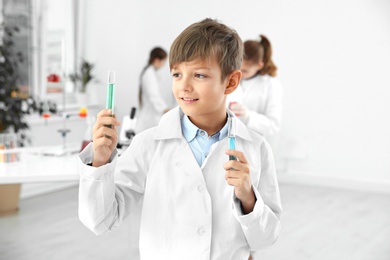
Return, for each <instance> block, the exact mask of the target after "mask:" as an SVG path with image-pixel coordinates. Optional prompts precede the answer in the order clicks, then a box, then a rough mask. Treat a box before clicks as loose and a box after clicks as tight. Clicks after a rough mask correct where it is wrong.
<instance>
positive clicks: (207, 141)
mask: <svg viewBox="0 0 390 260" xmlns="http://www.w3.org/2000/svg"><path fill="white" fill-rule="evenodd" d="M181 129H182V132H183V136H184V138H185V139H186V140H187V142H188V144H189V146H190V148H191V150H192V153H193V154H194V156H195V159H196V161H197V162H198V165H199V167H202V164H203V162H204V160H205V159H206V158H207V156H208V155H209V152H210V148H211V146H212V145H213V144H215V143H216V142H218V141H221V140H222V139H224V138H225V137H227V134H228V125H227V121H226V124H225V125H224V127H222V129H221V130H219V131H218V132H216V133H215V134H213V135H211V136H209V135H208V134H207V132H206V131H204V130H202V129H200V128H198V127H197V126H196V125H194V124H193V123H192V122H191V121H190V119H189V118H188V116H187V115H184V116H183V117H182V118H181Z"/></svg>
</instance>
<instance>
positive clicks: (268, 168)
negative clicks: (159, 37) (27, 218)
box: [79, 19, 282, 260]
mask: <svg viewBox="0 0 390 260" xmlns="http://www.w3.org/2000/svg"><path fill="white" fill-rule="evenodd" d="M242 56H243V48H242V42H241V39H240V37H239V36H238V34H237V33H236V32H235V31H234V30H232V29H230V28H229V27H227V26H225V25H223V24H221V23H219V22H217V21H215V20H211V19H205V20H203V21H201V22H198V23H195V24H192V25H191V26H189V27H188V28H187V29H185V30H184V31H183V32H182V33H181V34H180V35H179V36H178V37H177V38H176V40H175V41H174V42H173V44H172V46H171V50H170V54H169V63H170V69H171V72H172V75H173V84H172V90H173V93H174V95H175V98H176V100H177V102H178V104H179V107H177V108H175V109H172V110H171V111H169V112H168V113H166V114H165V115H164V116H163V117H162V119H161V121H160V123H159V125H158V126H157V127H154V128H150V129H148V130H146V131H144V132H142V133H140V134H138V135H136V137H135V138H134V139H133V141H132V143H131V146H130V147H129V148H127V150H126V151H125V152H124V153H123V154H122V155H121V157H120V158H119V159H118V156H117V152H116V150H115V146H116V142H117V138H118V137H117V133H116V130H115V127H113V128H108V127H105V125H114V126H118V125H119V122H117V121H116V119H115V118H114V117H110V116H109V115H110V112H111V111H109V110H102V111H101V112H100V113H99V114H98V116H97V121H96V124H95V126H94V128H93V143H91V144H89V146H88V147H87V148H86V149H85V150H84V151H83V152H82V153H81V154H80V159H81V162H82V163H81V164H80V170H81V178H80V194H79V215H80V220H81V221H82V222H83V223H84V224H85V225H86V226H87V227H88V228H89V229H91V230H92V231H93V232H95V233H96V234H101V233H104V232H106V231H108V230H111V229H112V228H114V227H117V226H118V225H119V224H120V223H121V222H122V221H123V219H124V218H126V217H127V216H129V214H130V213H131V212H132V211H133V210H134V208H136V207H137V205H138V203H139V202H140V201H141V202H142V215H141V226H140V241H139V245H140V255H141V259H221V260H227V259H233V260H236V259H248V256H249V254H250V251H251V250H258V249H261V248H264V247H266V246H269V245H271V244H272V243H273V242H274V241H275V240H276V238H277V237H278V234H279V231H280V216H281V212H282V209H281V203H280V197H279V189H278V183H277V179H276V174H275V167H274V161H273V157H272V152H271V150H270V148H269V145H268V144H267V143H266V142H265V141H264V139H263V138H262V137H261V136H260V135H258V134H256V133H254V132H252V131H250V130H248V129H247V128H246V127H245V125H244V124H242V123H241V122H240V120H238V119H237V118H235V117H234V115H233V114H232V113H231V112H230V111H227V110H226V105H225V104H226V103H225V102H226V95H228V94H230V93H232V92H233V91H234V90H235V89H236V88H237V85H238V83H239V82H240V79H241V72H240V71H239V68H240V65H241V61H242ZM228 117H232V118H233V120H235V123H236V130H235V135H236V142H237V144H236V145H237V150H226V148H227V147H228V143H227V128H228V126H227V118H228ZM107 136H109V137H110V138H107ZM228 155H232V156H235V157H236V158H237V160H230V161H229V160H228V158H229V157H228ZM91 163H92V164H91ZM87 164H89V165H90V166H88V165H87ZM91 166H92V167H91Z"/></svg>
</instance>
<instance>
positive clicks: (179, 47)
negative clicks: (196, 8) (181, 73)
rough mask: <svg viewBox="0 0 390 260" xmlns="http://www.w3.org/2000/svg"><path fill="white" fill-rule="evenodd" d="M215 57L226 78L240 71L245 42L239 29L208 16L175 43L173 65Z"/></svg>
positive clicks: (191, 27)
mask: <svg viewBox="0 0 390 260" xmlns="http://www.w3.org/2000/svg"><path fill="white" fill-rule="evenodd" d="M213 58H214V59H215V60H216V61H217V63H218V65H219V66H220V68H221V74H222V80H223V79H225V78H226V77H227V76H228V75H229V74H230V73H231V72H233V71H235V70H239V69H240V67H241V63H242V59H243V44H242V41H241V38H240V36H238V34H237V32H236V31H235V30H233V29H231V28H229V27H228V26H226V25H224V24H222V23H220V22H218V21H217V20H213V19H209V18H207V19H204V20H202V21H200V22H197V23H194V24H192V25H190V26H189V27H187V28H186V29H185V30H184V31H183V32H182V33H181V34H180V35H179V36H178V37H177V38H176V39H175V40H174V42H173V43H172V45H171V49H170V51H169V67H170V69H171V70H172V69H173V68H174V67H175V66H176V65H178V64H180V63H182V62H190V61H194V60H201V61H210V59H213Z"/></svg>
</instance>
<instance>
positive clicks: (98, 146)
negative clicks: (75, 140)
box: [92, 109, 120, 167]
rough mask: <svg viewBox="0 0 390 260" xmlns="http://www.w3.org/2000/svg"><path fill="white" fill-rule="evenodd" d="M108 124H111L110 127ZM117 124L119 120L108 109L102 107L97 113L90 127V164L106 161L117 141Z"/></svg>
mask: <svg viewBox="0 0 390 260" xmlns="http://www.w3.org/2000/svg"><path fill="white" fill-rule="evenodd" d="M108 125H111V128H110V127H108ZM119 125H120V123H119V121H117V120H116V118H115V115H114V116H112V112H111V110H110V109H103V110H101V111H100V112H99V114H98V115H97V118H96V123H95V125H94V126H93V128H92V136H93V137H92V139H93V162H92V166H94V167H99V166H102V165H104V164H106V163H108V161H109V159H110V157H111V154H112V152H113V151H114V149H115V147H116V143H117V142H118V134H117V132H116V126H119Z"/></svg>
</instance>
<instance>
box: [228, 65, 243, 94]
mask: <svg viewBox="0 0 390 260" xmlns="http://www.w3.org/2000/svg"><path fill="white" fill-rule="evenodd" d="M241 77H242V73H241V71H240V70H235V71H233V72H232V73H231V74H230V75H229V76H228V78H227V79H228V80H227V86H226V89H225V94H226V95H228V94H230V93H232V92H233V91H234V90H236V88H237V87H238V84H240V81H241Z"/></svg>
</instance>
